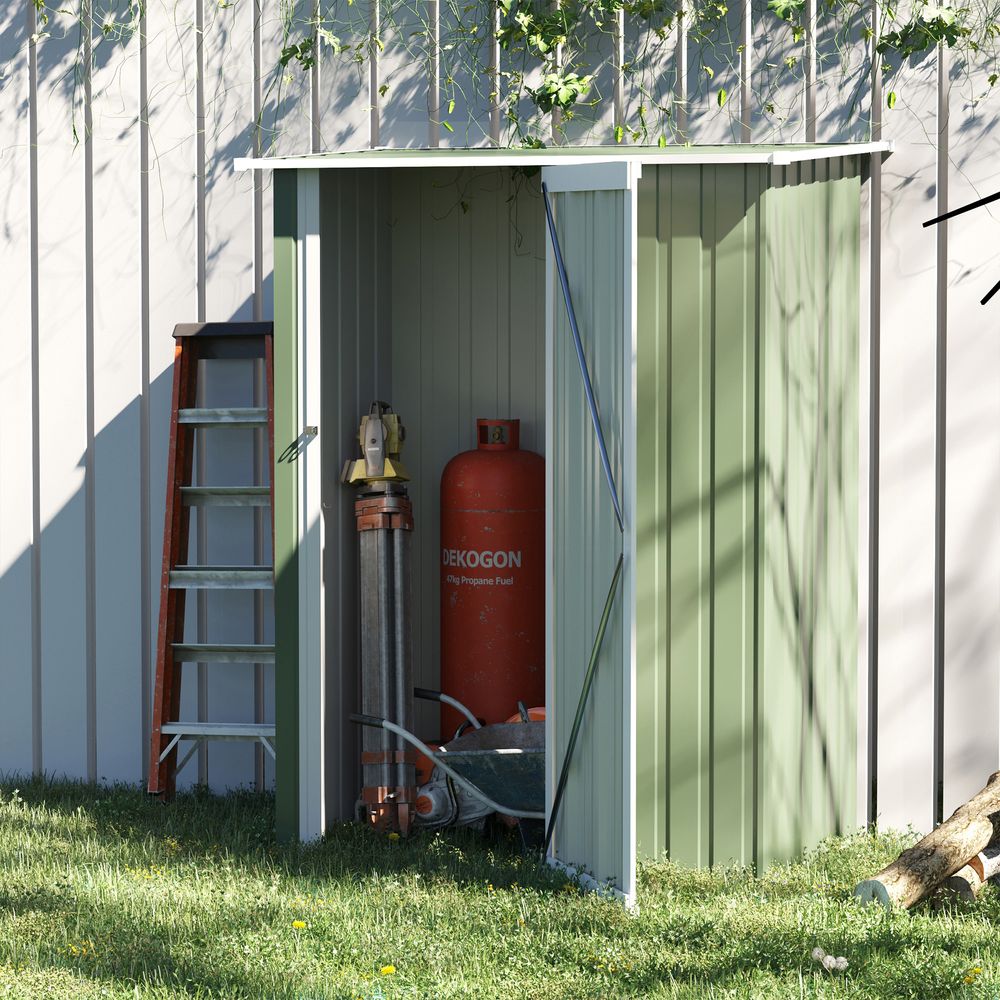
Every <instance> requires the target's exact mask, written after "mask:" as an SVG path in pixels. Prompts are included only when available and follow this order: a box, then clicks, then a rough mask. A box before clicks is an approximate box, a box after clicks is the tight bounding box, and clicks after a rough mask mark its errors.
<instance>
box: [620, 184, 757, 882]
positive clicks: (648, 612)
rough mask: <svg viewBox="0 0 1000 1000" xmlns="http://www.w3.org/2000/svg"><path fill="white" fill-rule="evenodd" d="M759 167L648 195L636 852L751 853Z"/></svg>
mask: <svg viewBox="0 0 1000 1000" xmlns="http://www.w3.org/2000/svg"><path fill="white" fill-rule="evenodd" d="M762 183H763V172H762V168H759V167H755V166H744V165H733V166H719V167H714V166H706V167H698V166H691V167H675V168H669V167H657V168H653V169H647V170H646V171H644V174H643V178H642V183H641V185H640V189H639V199H640V207H639V359H638V369H639V402H638V408H639V417H638V421H637V426H638V430H637V434H638V442H637V454H638V456H639V461H638V468H639V492H638V498H637V503H638V511H637V519H638V532H639V540H638V560H639V562H638V576H639V579H638V584H637V591H638V612H637V613H638V664H637V669H638V672H639V681H638V683H639V696H638V706H639V713H640V718H639V724H638V739H639V754H638V758H639V765H638V766H639V773H638V777H637V785H638V789H639V794H638V815H639V819H638V848H639V851H640V853H641V854H643V855H645V856H647V857H648V856H655V855H657V854H660V853H662V852H663V851H669V852H670V855H671V856H672V857H673V858H675V859H676V860H678V861H681V862H684V863H687V864H695V865H707V864H713V863H730V862H737V863H748V862H750V861H751V860H752V858H753V843H754V840H753V837H754V829H753V797H754V796H753V782H754V753H753V732H754V698H753V692H754V667H755V664H754V655H753V653H754V613H753V596H754V586H753V584H754V577H755V574H754V544H753V518H754V508H753V496H754V487H753V484H754V474H755V465H756V462H755V447H754V414H755V412H756V399H757V394H756V378H755V343H756V331H757V309H758V296H757V276H756V271H755V260H756V258H757V255H758V248H759V245H760V233H759V225H758V220H759V210H760V208H759V206H760V189H761V185H762Z"/></svg>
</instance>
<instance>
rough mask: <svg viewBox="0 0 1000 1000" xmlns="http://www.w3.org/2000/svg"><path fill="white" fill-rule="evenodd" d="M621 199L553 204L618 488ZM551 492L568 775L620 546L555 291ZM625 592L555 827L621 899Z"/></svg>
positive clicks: (558, 720) (565, 855)
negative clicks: (574, 733)
mask: <svg viewBox="0 0 1000 1000" xmlns="http://www.w3.org/2000/svg"><path fill="white" fill-rule="evenodd" d="M625 197H626V193H625V192H622V191H597V192H589V191H585V192H571V193H564V194H558V195H555V196H554V200H555V212H556V220H557V221H556V224H557V227H558V232H559V239H560V242H561V244H562V249H563V255H564V257H565V262H566V269H567V272H568V277H569V284H570V290H571V293H572V296H573V301H574V305H575V308H576V313H577V317H578V319H579V322H580V335H581V338H582V340H583V348H584V353H585V355H586V357H587V362H588V365H589V368H590V372H591V378H592V380H593V384H594V394H595V396H596V399H597V405H598V408H599V410H600V415H601V422H602V424H603V428H604V435H605V440H606V442H607V447H608V453H609V458H610V462H611V467H612V470H613V474H614V475H615V478H616V481H617V483H618V484H619V491H620V489H621V486H620V484H621V483H622V462H623V447H624V441H623V434H624V427H623V420H624V412H625V405H626V400H625V396H624V394H625V392H626V385H625V372H624V367H623V366H624V356H623V355H624V352H623V349H622V345H623V341H624V337H625V330H624V309H625V301H624V295H625V289H624V288H623V287H622V270H623V261H624V260H625V258H626V254H627V252H628V247H627V245H626V243H625V218H626V217H625ZM549 308H550V309H551V310H552V316H551V322H552V337H553V343H552V371H551V379H552V382H551V392H552V401H551V413H552V429H551V441H552V454H551V455H550V456H549V461H550V463H551V470H550V476H549V483H550V484H551V493H552V497H553V502H554V503H555V505H556V506H555V510H556V515H555V516H554V517H553V518H552V519H551V521H550V523H551V524H552V532H553V534H552V538H551V540H550V546H551V550H552V553H553V579H552V583H551V590H550V594H551V600H552V602H553V606H552V607H551V608H550V609H549V613H550V614H551V616H552V626H551V627H552V649H551V651H550V656H551V657H552V658H553V662H554V665H555V669H554V676H553V678H552V683H553V684H554V690H553V692H552V697H553V702H554V703H553V705H552V706H550V711H552V712H553V714H554V721H553V724H552V726H551V727H550V734H551V736H552V738H553V743H552V746H551V747H550V748H549V752H550V753H551V754H552V755H553V756H552V759H553V761H554V762H556V767H557V768H558V767H561V766H562V761H563V759H564V758H565V753H566V745H567V742H568V739H569V735H570V730H571V727H572V724H573V718H574V716H575V714H576V709H577V703H578V700H579V697H580V692H581V690H582V686H583V679H584V676H585V674H586V670H587V664H588V661H589V658H590V652H591V646H592V643H593V640H594V636H595V634H596V632H597V626H598V623H599V621H600V618H601V613H602V611H603V608H604V603H605V600H606V597H607V592H608V587H609V586H610V584H611V580H612V576H613V574H614V570H615V564H616V562H617V559H618V555H619V553H620V552H621V547H622V536H621V533H620V531H619V530H618V526H617V524H616V521H615V510H614V506H613V503H612V500H611V495H610V491H609V489H608V485H607V483H606V482H605V478H604V473H603V471H602V467H601V459H600V452H599V450H598V445H597V438H596V436H595V434H594V432H593V429H592V427H591V423H590V416H589V413H588V410H587V404H586V399H585V396H584V390H583V380H582V378H581V375H580V369H579V365H578V362H577V357H576V352H575V349H574V347H573V340H572V336H571V334H570V329H569V323H568V319H567V315H566V309H565V306H564V304H563V302H562V299H561V297H560V296H559V294H558V289H557V288H555V289H553V293H552V296H551V302H550V306H549ZM622 641H623V634H622V591H621V588H620V587H619V590H618V593H617V595H616V597H615V602H614V606H613V611H612V615H611V618H610V620H609V622H608V627H607V633H606V635H605V638H604V644H603V647H602V650H601V657H600V661H599V663H598V666H597V673H596V677H595V681H594V686H593V689H592V690H591V694H590V699H589V701H588V705H587V709H586V714H585V715H584V721H583V725H582V728H581V730H580V736H579V742H578V743H577V747H576V753H575V757H574V759H573V762H572V764H571V769H570V772H569V773H570V781H569V782H568V784H567V786H566V793H565V797H564V799H563V804H562V812H561V814H560V817H559V821H558V826H557V832H556V838H555V842H554V853H555V855H556V857H558V858H560V859H563V860H565V861H566V862H567V863H570V864H572V863H573V862H574V861H578V860H579V859H580V858H586V859H588V860H590V862H591V864H592V865H593V871H592V874H593V875H594V876H595V877H596V878H598V879H599V880H604V879H611V880H612V881H614V882H615V883H616V884H617V885H618V886H619V887H622V888H624V887H625V884H626V879H630V878H631V874H630V873H627V872H625V871H623V870H622V866H623V863H624V858H625V854H626V846H627V845H625V844H624V842H623V835H624V828H625V820H624V817H625V815H626V813H627V810H628V808H629V804H628V802H627V798H626V797H627V795H628V794H629V790H628V789H627V788H625V787H624V786H623V782H622V772H621V756H620V750H619V748H621V747H622V746H623V744H624V735H625V734H624V726H625V725H626V724H627V723H626V719H625V710H626V703H625V701H624V690H623V687H624V682H623V676H624V665H623V662H622Z"/></svg>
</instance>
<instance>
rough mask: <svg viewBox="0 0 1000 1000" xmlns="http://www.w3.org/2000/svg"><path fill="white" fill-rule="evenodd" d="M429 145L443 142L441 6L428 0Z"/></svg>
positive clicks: (432, 0) (436, 1)
mask: <svg viewBox="0 0 1000 1000" xmlns="http://www.w3.org/2000/svg"><path fill="white" fill-rule="evenodd" d="M427 62H428V68H427V145H428V146H432V147H433V146H438V145H440V144H441V7H440V4H439V2H438V0H427Z"/></svg>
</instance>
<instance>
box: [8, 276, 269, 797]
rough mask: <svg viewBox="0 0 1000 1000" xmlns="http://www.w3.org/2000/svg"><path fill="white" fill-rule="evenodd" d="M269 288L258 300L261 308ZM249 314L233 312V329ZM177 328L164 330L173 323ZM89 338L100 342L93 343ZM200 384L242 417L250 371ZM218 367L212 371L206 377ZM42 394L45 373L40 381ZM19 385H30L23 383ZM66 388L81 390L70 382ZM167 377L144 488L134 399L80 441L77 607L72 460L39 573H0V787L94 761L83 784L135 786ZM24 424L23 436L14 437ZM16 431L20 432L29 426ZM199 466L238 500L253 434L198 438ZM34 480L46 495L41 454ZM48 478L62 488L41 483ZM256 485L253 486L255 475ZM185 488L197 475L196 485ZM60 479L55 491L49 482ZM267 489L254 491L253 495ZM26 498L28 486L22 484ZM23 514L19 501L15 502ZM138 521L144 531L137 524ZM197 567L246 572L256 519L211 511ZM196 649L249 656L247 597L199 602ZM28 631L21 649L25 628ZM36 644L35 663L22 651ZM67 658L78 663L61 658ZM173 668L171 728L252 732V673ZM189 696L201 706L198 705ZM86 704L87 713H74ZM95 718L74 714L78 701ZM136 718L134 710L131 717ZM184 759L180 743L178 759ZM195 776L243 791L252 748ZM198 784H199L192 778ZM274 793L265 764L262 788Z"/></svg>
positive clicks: (145, 730)
mask: <svg viewBox="0 0 1000 1000" xmlns="http://www.w3.org/2000/svg"><path fill="white" fill-rule="evenodd" d="M270 284H271V279H270V277H269V278H268V280H267V288H266V290H265V301H266V302H268V303H270V300H271V289H270ZM249 311H250V304H249V303H244V305H241V307H240V308H239V310H237V313H236V315H237V316H238V317H240V318H243V317H245V316H246V314H247V313H248V312H249ZM189 319H190V317H187V316H178V317H177V320H178V321H185V320H189ZM171 332H172V326H171V327H165V326H162V325H159V324H158V326H157V328H156V329H155V330H154V332H153V336H154V337H156V338H164V337H167V338H169V337H170V335H171ZM96 336H97V337H98V338H99V337H100V330H98V331H97V332H96ZM208 364H209V365H210V366H213V367H211V368H208V369H207V370H205V371H204V372H203V375H204V377H203V378H202V379H200V381H201V382H202V384H203V385H204V386H205V392H206V403H207V404H208V405H212V404H213V403H214V404H216V405H225V406H247V405H250V404H251V402H252V393H253V384H254V372H253V363H252V362H247V361H241V362H209V363H208ZM220 366H225V367H220ZM40 374H41V378H42V379H44V371H43V372H41V373H40ZM23 377H24V378H25V379H27V378H28V377H29V373H28V372H25V373H24V376H23ZM80 377H81V378H82V377H84V373H83V372H82V371H81V374H80ZM172 382H173V369H172V367H171V368H168V369H167V370H165V371H163V372H161V373H160V374H159V375H158V376H156V377H155V378H154V379H152V381H151V382H150V385H149V389H148V395H147V401H148V407H149V422H150V424H149V442H148V462H149V475H148V479H147V480H145V481H144V480H143V476H142V460H141V450H142V441H141V438H142V410H143V400H142V399H141V398H139V397H136V398H134V399H133V400H132V401H131V402H130V403H129V404H128V405H127V406H126V407H125V408H124V409H122V410H121V411H119V412H118V413H117V414H116V415H115V417H114V418H113V419H112V420H111V421H110V422H108V423H106V424H105V425H104V426H103V427H101V428H100V430H99V431H98V432H97V433H96V434H95V437H94V442H93V456H94V458H93V469H92V470H91V477H92V484H93V493H94V520H93V536H92V551H93V558H94V565H93V579H94V581H95V585H94V587H93V592H92V593H91V594H88V574H87V568H86V559H85V553H86V550H87V539H88V536H89V532H88V526H87V498H86V494H87V482H86V479H85V477H86V460H87V456H86V453H84V454H82V455H81V456H80V458H79V462H78V465H77V468H78V469H79V470H82V471H81V473H80V475H79V476H78V481H80V486H79V487H78V488H77V489H76V491H75V492H73V493H72V495H71V496H70V497H69V498H68V499H67V500H66V501H65V502H64V503H63V504H62V505H61V507H60V508H59V509H58V511H57V512H56V514H55V515H54V516H52V517H50V518H49V519H48V520H47V521H45V522H44V523H43V524H42V525H41V532H40V535H39V537H38V539H37V543H36V550H37V556H36V557H37V564H38V566H39V570H40V572H39V574H38V579H37V581H35V580H33V570H32V564H33V561H34V560H33V551H32V548H31V547H27V548H25V549H24V551H23V552H21V553H20V554H19V555H17V556H16V557H15V558H14V559H13V560H12V561H11V562H10V563H9V565H7V567H6V568H5V569H4V571H3V572H2V573H0V608H2V609H3V610H4V615H3V620H4V623H5V627H4V632H5V634H4V647H3V650H2V674H3V678H4V687H5V692H4V699H3V702H2V703H0V772H6V773H11V772H15V773H28V772H30V771H32V770H34V769H39V770H41V771H43V772H44V773H46V774H51V775H59V776H66V777H69V778H77V779H86V778H87V777H88V758H93V759H96V778H97V780H99V781H102V782H118V781H126V782H135V781H137V780H143V781H144V780H145V775H146V768H147V760H148V753H149V714H148V705H149V702H150V699H151V696H152V691H153V687H154V680H155V677H154V674H155V652H156V634H157V623H158V612H159V591H160V573H161V560H162V541H163V504H164V496H165V488H166V486H165V484H166V472H167V469H166V462H167V444H168V434H169V414H170V405H171V392H172ZM26 424H27V422H26ZM27 426H30V424H29V425H27ZM206 433H207V434H210V435H212V434H214V435H216V436H215V437H208V438H206V444H205V448H204V454H203V456H201V457H199V455H198V451H197V448H196V454H195V469H196V470H199V468H200V469H201V471H203V473H204V475H205V479H204V482H206V483H208V484H211V485H247V484H249V483H252V482H253V452H254V446H253V438H252V435H253V433H254V432H253V431H249V430H244V429H237V430H229V429H223V430H217V431H208V432H206ZM36 461H38V462H39V465H40V466H41V469H40V470H36V472H35V478H36V480H38V479H40V480H41V481H43V482H44V475H45V453H44V452H42V453H41V455H40V457H39V456H38V455H36ZM51 475H61V474H60V473H58V472H53V473H51ZM262 475H264V476H265V477H266V476H267V469H266V464H265V466H264V468H263V470H262ZM196 476H197V471H196ZM63 478H65V476H63ZM263 481H264V482H265V483H266V481H267V479H266V478H265V479H264V480H263ZM24 488H25V490H26V492H27V495H28V497H29V498H30V493H31V489H32V485H31V481H30V479H29V481H28V482H27V483H26V484H25V487H24ZM27 502H28V503H29V504H30V499H29V500H28V501H27ZM144 510H146V511H148V522H147V523H145V524H144V523H143V511H144ZM199 513H200V511H199V510H197V509H195V510H193V511H192V521H191V543H190V554H189V561H190V562H195V561H196V555H197V550H198V537H199V527H198V515H199ZM204 525H205V530H204V532H203V534H204V536H205V538H206V541H205V542H204V551H203V555H204V557H205V561H206V562H209V563H214V564H222V565H227V564H228V565H233V564H236V565H240V564H248V563H252V562H253V561H254V545H253V538H254V530H255V529H254V512H253V510H251V509H246V508H234V509H229V508H214V509H212V510H211V511H210V512H208V518H207V519H206V521H205V522H204ZM263 529H264V530H263V532H262V534H261V538H262V541H263V545H264V554H263V558H264V561H265V562H269V561H270V531H269V525H268V524H267V519H266V511H265V516H264V518H263ZM144 544H145V545H148V572H149V576H148V580H147V581H146V582H147V585H148V607H147V606H146V602H145V601H144V600H143V595H142V589H143V580H142V576H143V572H142V570H143V559H142V550H143V547H144ZM198 603H199V602H198V600H197V599H196V598H195V597H194V596H193V594H192V596H191V597H190V598H189V600H188V602H187V617H186V622H185V629H186V632H185V636H186V638H187V640H188V641H194V640H195V638H196V636H197V634H198V630H197V615H198V607H197V606H198ZM202 605H203V611H204V619H203V620H204V623H205V624H204V630H205V631H204V633H203V636H202V639H203V641H208V642H251V641H253V637H254V632H253V627H254V595H253V592H245V591H241V592H209V593H207V594H206V596H205V599H204V601H203V602H202ZM33 616H37V623H38V625H37V631H36V635H38V636H40V641H38V640H35V641H34V642H33V639H32V619H33ZM88 620H89V631H90V633H91V634H92V636H93V649H94V656H93V658H92V659H91V657H89V656H88V648H87V645H88V644H87V640H86V637H87V633H88ZM260 620H261V621H262V623H263V627H264V634H263V637H262V639H263V641H265V642H270V641H273V629H272V626H271V622H272V620H273V611H272V604H271V600H270V594H269V593H268V594H266V598H265V600H264V602H263V605H262V606H261V608H260ZM36 642H37V648H34V647H35V645H36ZM67 649H73V650H74V651H76V650H78V656H73V657H72V658H68V657H66V656H65V655H64V651H65V650H67ZM203 670H204V678H203V681H202V683H201V685H199V683H198V672H197V671H198V668H197V667H196V665H194V664H187V665H184V666H183V667H182V681H183V683H182V702H181V706H182V707H181V718H184V719H189V720H190V719H197V718H198V717H199V703H200V707H201V710H202V712H203V713H204V714H205V717H207V718H208V719H210V720H212V721H221V722H238V721H242V722H248V721H253V719H254V709H255V705H254V688H253V673H252V668H251V667H249V666H248V665H244V664H211V665H208V666H207V667H205V668H203ZM199 686H200V687H201V693H200V696H199ZM264 690H265V693H266V696H265V699H264V712H265V719H266V720H273V673H272V668H270V667H268V668H267V669H266V673H265V683H264ZM88 692H89V693H90V695H91V699H88ZM89 701H90V703H92V705H93V709H92V710H91V709H88V702H89ZM144 703H145V706H146V707H145V710H144ZM181 747H182V754H183V748H184V744H182V745H181ZM206 756H207V761H208V765H207V766H208V771H207V777H208V782H209V784H210V786H211V787H212V788H213V789H215V790H224V789H226V788H234V787H239V786H246V785H248V784H250V783H252V782H253V780H254V775H255V763H254V757H255V751H254V749H253V747H252V746H251V745H243V744H234V743H221V744H213V745H212V746H211V747H210V748H209V750H208V751H207V755H206ZM202 774H204V771H203V772H202ZM181 778H182V780H181V782H180V785H181V787H188V786H191V785H192V784H194V783H196V782H197V781H198V780H199V768H198V766H197V757H196V758H194V759H192V762H191V763H190V764H189V765H188V767H187V769H186V770H185V772H184V773H183V774H182V776H181ZM272 780H273V767H272V766H270V759H269V758H268V760H267V766H266V770H265V781H266V783H268V784H269V783H270V782H271V781H272Z"/></svg>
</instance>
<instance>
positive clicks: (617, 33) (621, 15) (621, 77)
mask: <svg viewBox="0 0 1000 1000" xmlns="http://www.w3.org/2000/svg"><path fill="white" fill-rule="evenodd" d="M614 46H615V52H614V74H615V82H614V126H615V129H616V130H617V129H618V128H620V127H624V125H625V11H624V10H622V9H621V8H619V9H618V10H617V11H615V26H614Z"/></svg>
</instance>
